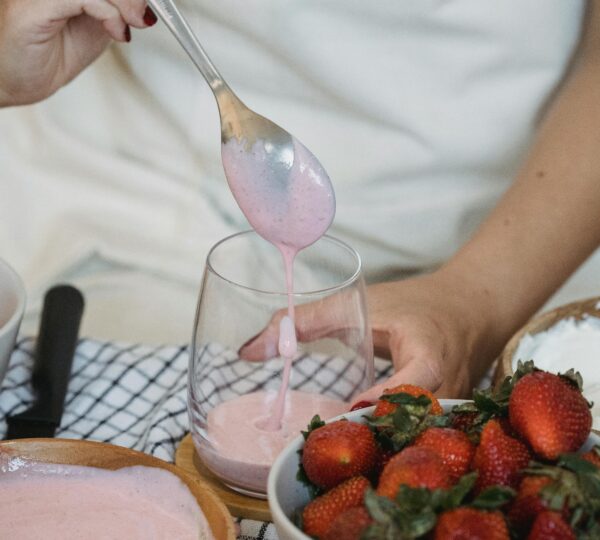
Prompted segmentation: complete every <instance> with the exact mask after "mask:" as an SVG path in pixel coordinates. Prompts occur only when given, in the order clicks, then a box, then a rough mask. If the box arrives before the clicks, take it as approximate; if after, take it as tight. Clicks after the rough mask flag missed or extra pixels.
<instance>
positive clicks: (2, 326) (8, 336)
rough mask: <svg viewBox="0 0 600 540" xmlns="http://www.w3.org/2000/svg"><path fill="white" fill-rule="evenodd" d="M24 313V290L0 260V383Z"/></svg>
mask: <svg viewBox="0 0 600 540" xmlns="http://www.w3.org/2000/svg"><path fill="white" fill-rule="evenodd" d="M24 311H25V288H24V287H23V282H22V281H21V278H20V277H19V276H18V275H17V273H16V272H15V271H14V270H13V269H12V268H11V267H10V266H9V265H8V264H7V263H6V262H4V261H3V260H2V259H0V383H2V379H3V378H4V375H6V369H7V367H8V361H9V359H10V355H11V353H12V351H13V349H14V346H15V341H16V340H17V334H18V333H19V326H20V325H21V320H22V319H23V312H24Z"/></svg>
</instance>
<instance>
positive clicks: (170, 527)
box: [0, 439, 235, 540]
mask: <svg viewBox="0 0 600 540" xmlns="http://www.w3.org/2000/svg"><path fill="white" fill-rule="evenodd" d="M0 507H1V508H2V512H0V531H2V533H1V534H0V536H2V537H3V538H4V535H6V538H19V539H20V540H34V539H39V538H45V539H47V540H52V539H55V538H56V539H58V538H60V540H71V539H72V540H75V539H79V538H93V537H97V538H107V539H111V538H114V539H117V538H119V539H121V538H127V539H128V540H136V539H139V540H142V539H146V538H177V539H179V540H185V539H189V540H234V539H235V529H234V524H233V520H232V518H231V516H230V515H229V512H228V511H227V509H226V508H225V506H224V504H223V503H222V502H221V501H220V500H219V499H218V498H217V496H216V495H215V494H214V493H213V492H212V491H211V490H210V488H209V487H207V486H206V485H204V484H203V483H202V482H201V481H200V480H197V479H195V478H192V477H190V476H189V475H188V474H187V473H185V472H184V471H182V470H181V469H179V468H178V467H176V466H174V465H172V464H170V463H167V462H165V461H163V460H161V459H158V458H155V457H152V456H150V455H148V454H144V453H142V452H136V451H134V450H130V449H128V448H123V447H120V446H114V445H110V444H105V443H97V442H91V441H76V440H66V439H21V440H14V441H1V442H0Z"/></svg>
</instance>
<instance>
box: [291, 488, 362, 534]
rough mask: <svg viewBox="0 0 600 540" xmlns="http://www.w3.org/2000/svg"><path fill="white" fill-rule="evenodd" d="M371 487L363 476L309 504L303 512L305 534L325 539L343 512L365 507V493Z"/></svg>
mask: <svg viewBox="0 0 600 540" xmlns="http://www.w3.org/2000/svg"><path fill="white" fill-rule="evenodd" d="M370 485H371V484H370V483H369V481H368V480H367V479H366V478H364V477H363V476H356V477H354V478H350V479H348V480H346V481H345V482H343V483H341V484H339V485H338V486H336V487H334V488H333V489H332V490H330V491H328V492H327V493H325V494H324V495H321V496H319V497H317V498H316V499H314V500H313V501H311V502H310V503H308V504H307V505H306V506H305V507H304V510H303V512H302V529H303V530H304V532H305V533H306V534H308V535H309V536H314V537H316V538H323V537H325V535H326V534H327V533H328V531H329V529H330V528H331V525H332V523H333V522H334V521H335V519H336V518H337V517H338V516H339V515H340V514H341V513H342V512H344V511H346V510H348V509H349V508H354V507H356V506H362V505H363V501H364V497H365V492H366V491H367V489H368V488H369V487H370Z"/></svg>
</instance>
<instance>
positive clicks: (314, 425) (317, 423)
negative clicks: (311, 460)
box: [300, 414, 325, 441]
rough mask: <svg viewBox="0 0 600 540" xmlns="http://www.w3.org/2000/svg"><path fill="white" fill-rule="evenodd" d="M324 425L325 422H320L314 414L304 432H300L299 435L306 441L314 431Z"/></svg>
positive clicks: (318, 417)
mask: <svg viewBox="0 0 600 540" xmlns="http://www.w3.org/2000/svg"><path fill="white" fill-rule="evenodd" d="M324 425H325V422H323V420H321V417H320V416H319V415H318V414H315V415H314V416H313V417H312V418H311V420H310V424H308V426H307V427H306V431H301V432H300V433H302V436H303V437H304V440H305V441H306V440H307V439H308V437H309V435H310V434H311V433H312V432H313V431H314V430H315V429H319V428H321V427H323V426H324Z"/></svg>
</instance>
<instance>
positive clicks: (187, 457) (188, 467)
mask: <svg viewBox="0 0 600 540" xmlns="http://www.w3.org/2000/svg"><path fill="white" fill-rule="evenodd" d="M175 464H176V465H177V466H178V467H180V468H181V469H183V470H184V471H186V472H187V473H189V474H191V475H192V476H194V477H195V478H200V479H201V480H202V481H203V482H204V483H205V484H208V485H209V486H210V487H211V489H212V490H213V491H214V492H215V493H216V494H217V496H218V497H219V498H220V499H221V501H223V502H224V503H225V506H227V508H228V509H229V511H230V512H231V514H232V515H234V516H236V517H243V518H248V519H255V520H257V521H272V519H271V512H270V511H269V504H268V503H267V501H265V500H262V499H255V498H253V497H248V496H246V495H242V494H241V493H238V492H237V491H233V490H232V489H229V488H228V487H227V486H226V485H225V484H223V483H222V482H221V481H220V480H219V479H218V478H217V477H216V476H215V475H214V474H213V473H212V472H211V471H210V470H209V469H208V467H207V466H206V465H205V464H204V463H203V462H202V460H201V459H200V456H198V454H197V452H196V449H195V448H194V443H193V441H192V436H191V435H190V434H188V435H186V437H185V438H184V439H183V441H181V444H180V445H179V448H178V449H177V452H176V454H175Z"/></svg>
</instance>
